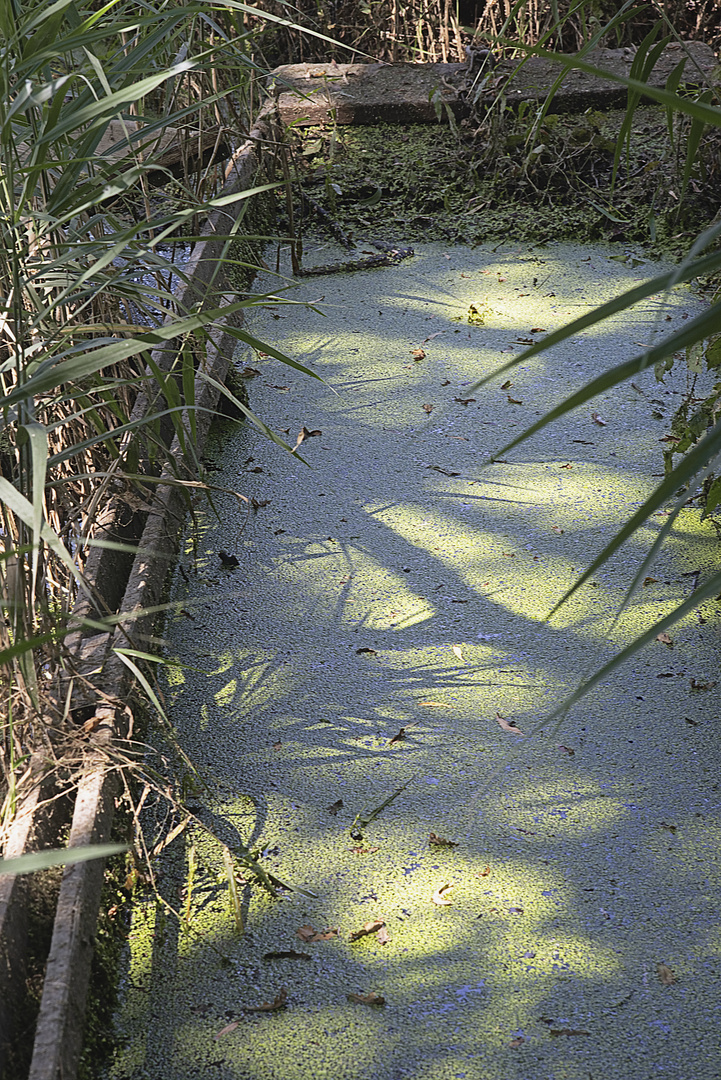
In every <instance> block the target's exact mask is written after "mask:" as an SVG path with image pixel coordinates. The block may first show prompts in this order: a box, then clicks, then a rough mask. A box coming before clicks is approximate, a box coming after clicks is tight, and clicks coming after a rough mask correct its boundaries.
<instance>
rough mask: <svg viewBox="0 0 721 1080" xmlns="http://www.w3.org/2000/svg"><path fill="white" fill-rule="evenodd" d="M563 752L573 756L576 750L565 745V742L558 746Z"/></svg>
mask: <svg viewBox="0 0 721 1080" xmlns="http://www.w3.org/2000/svg"><path fill="white" fill-rule="evenodd" d="M558 749H559V750H560V751H561V753H562V754H568V756H569V757H573V755H574V754H575V753H576V751H575V750H574V749H573V747H572V746H564V745H563V743H561V745H560V746H559V747H558Z"/></svg>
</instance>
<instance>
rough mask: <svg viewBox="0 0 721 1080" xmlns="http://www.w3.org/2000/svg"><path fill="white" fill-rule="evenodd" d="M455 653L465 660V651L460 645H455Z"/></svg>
mask: <svg viewBox="0 0 721 1080" xmlns="http://www.w3.org/2000/svg"><path fill="white" fill-rule="evenodd" d="M453 655H454V656H457V657H458V659H459V660H463V652H462V650H461V646H460V645H454V646H453ZM464 663H465V661H464Z"/></svg>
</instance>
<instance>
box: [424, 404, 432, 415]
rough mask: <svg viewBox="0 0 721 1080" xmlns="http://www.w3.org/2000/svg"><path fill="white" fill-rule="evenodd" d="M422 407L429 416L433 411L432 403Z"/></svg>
mask: <svg viewBox="0 0 721 1080" xmlns="http://www.w3.org/2000/svg"><path fill="white" fill-rule="evenodd" d="M423 409H424V411H425V412H427V413H428V415H429V416H430V414H431V413H432V412H433V406H432V405H424V406H423Z"/></svg>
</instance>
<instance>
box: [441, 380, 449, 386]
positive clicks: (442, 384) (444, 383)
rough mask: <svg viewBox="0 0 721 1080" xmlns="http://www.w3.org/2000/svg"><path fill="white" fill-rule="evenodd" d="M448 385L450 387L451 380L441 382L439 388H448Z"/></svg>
mask: <svg viewBox="0 0 721 1080" xmlns="http://www.w3.org/2000/svg"><path fill="white" fill-rule="evenodd" d="M450 385H451V380H450V379H444V380H443V382H442V383H441V386H450Z"/></svg>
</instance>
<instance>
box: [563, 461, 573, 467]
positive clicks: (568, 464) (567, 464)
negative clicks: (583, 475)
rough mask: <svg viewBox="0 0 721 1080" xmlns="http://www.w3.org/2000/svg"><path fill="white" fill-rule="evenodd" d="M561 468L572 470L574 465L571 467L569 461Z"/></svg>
mask: <svg viewBox="0 0 721 1080" xmlns="http://www.w3.org/2000/svg"><path fill="white" fill-rule="evenodd" d="M561 468H562V469H572V468H573V465H571V463H570V461H567V462H566V464H565V465H562V466H561Z"/></svg>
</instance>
